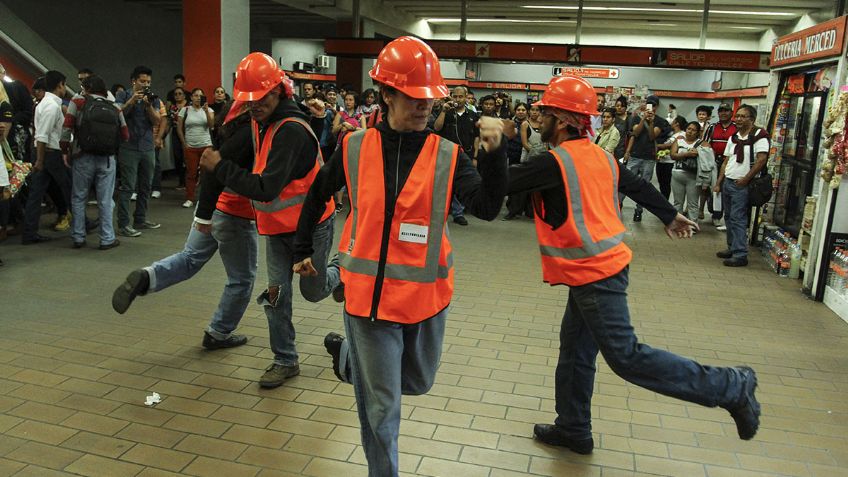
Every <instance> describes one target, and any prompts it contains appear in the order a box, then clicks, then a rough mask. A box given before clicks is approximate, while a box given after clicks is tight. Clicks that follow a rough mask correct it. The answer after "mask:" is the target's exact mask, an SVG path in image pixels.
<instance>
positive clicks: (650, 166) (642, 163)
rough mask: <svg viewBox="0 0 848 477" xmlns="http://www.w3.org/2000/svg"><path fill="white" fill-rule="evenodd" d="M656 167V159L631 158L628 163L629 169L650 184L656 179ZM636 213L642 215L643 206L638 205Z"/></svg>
mask: <svg viewBox="0 0 848 477" xmlns="http://www.w3.org/2000/svg"><path fill="white" fill-rule="evenodd" d="M656 165H657V161H656V160H654V159H641V158H638V157H633V156H630V160H629V161H627V169H628V170H629V171H630V172H632V173H634V174H636V175H637V176H639V177H641V178H642V179H645V181H647V182H648V183H650V182H651V179H653V178H654V167H655V166H656ZM636 213H637V214H641V213H642V206H641V205H639V204H636Z"/></svg>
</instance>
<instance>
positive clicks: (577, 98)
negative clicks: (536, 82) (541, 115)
mask: <svg viewBox="0 0 848 477" xmlns="http://www.w3.org/2000/svg"><path fill="white" fill-rule="evenodd" d="M533 106H547V107H549V108H558V109H562V110H565V111H571V112H573V113H578V114H587V115H590V116H594V115H596V114H600V113H599V112H598V95H597V93H595V88H593V87H592V85H591V84H589V82H588V81H586V80H584V79H583V78H581V77H579V76H572V75H563V76H557V77H555V78H552V79H551V82H550V83H548V87H547V88H545V93H544V95H543V96H542V99H541V100H539V101H537V102H535V103H533Z"/></svg>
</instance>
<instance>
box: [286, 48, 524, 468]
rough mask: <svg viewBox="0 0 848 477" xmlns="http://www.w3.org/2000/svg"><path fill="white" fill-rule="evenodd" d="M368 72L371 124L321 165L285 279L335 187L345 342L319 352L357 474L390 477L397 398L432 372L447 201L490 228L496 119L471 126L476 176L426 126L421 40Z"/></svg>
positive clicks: (500, 175)
mask: <svg viewBox="0 0 848 477" xmlns="http://www.w3.org/2000/svg"><path fill="white" fill-rule="evenodd" d="M370 75H371V78H373V79H374V81H375V82H377V83H378V84H379V86H380V95H379V99H380V109H381V111H382V112H383V114H384V119H383V122H382V123H380V124H379V125H377V127H375V128H369V129H366V130H362V131H357V132H356V133H352V134H349V135H348V136H347V137H345V139H344V141H343V142H342V145H341V147H339V148H338V149H336V152H335V153H334V154H333V156H332V157H331V158H330V160H329V161H328V162H327V164H326V165H324V167H322V168H321V171H320V172H319V174H318V177H317V178H316V179H315V183H314V184H313V185H312V188H311V189H310V190H309V194H308V196H307V198H306V203H305V204H304V207H303V213H302V214H301V217H300V223H298V228H297V239H296V240H295V261H296V262H299V263H297V265H295V271H296V272H298V273H300V274H302V275H309V274H312V273H315V271H314V269H313V263H314V254H313V250H312V248H313V243H312V238H311V237H312V235H313V234H312V230H313V228H314V227H315V225H316V224H317V223H318V221H319V216H320V212H321V207H322V204H323V203H324V202H325V201H327V200H330V199H331V198H332V197H333V193H334V192H336V191H337V190H340V189H341V188H342V187H344V186H347V189H348V192H349V194H350V203H351V213H350V215H349V216H348V219H347V222H345V227H344V232H343V233H342V238H341V242H340V244H339V254H340V265H341V275H342V281H343V282H344V293H345V300H346V301H345V310H344V324H345V330H346V332H347V339H345V338H342V336H341V335H338V334H336V333H330V334H328V335H327V337H326V338H325V340H324V345H325V346H326V347H327V350H328V351H329V352H330V354H331V355H332V357H333V370H334V371H335V373H336V375H337V376H338V377H339V379H341V380H343V381H346V382H349V383H353V388H354V393H355V395H356V403H357V410H358V412H359V422H360V426H361V429H362V445H363V448H364V450H365V456H366V458H367V459H368V474H369V475H371V476H375V477H376V476H379V477H386V476H397V475H398V444H397V441H398V430H399V426H400V409H401V395H402V394H411V395H418V394H423V393H426V392H427V391H428V390H429V389H430V387H431V386H432V385H433V380H434V379H435V375H436V368H437V367H438V365H439V359H440V356H441V351H442V340H443V338H444V333H445V319H446V318H447V308H448V305H449V304H450V301H451V297H452V296H453V276H454V271H453V256H452V252H451V244H450V241H449V240H448V235H447V223H446V222H447V218H448V214H449V209H450V203H451V196H452V195H453V192H454V191H455V192H456V194H457V196H458V197H459V199H460V200H461V201H462V203H463V204H465V206H466V208H467V209H466V210H468V211H469V212H470V213H472V214H474V215H476V216H477V217H479V218H482V219H484V220H492V219H494V218H495V217H496V216H497V215H498V212H499V211H500V209H501V204H502V203H503V197H504V192H505V191H506V164H507V162H506V152H505V148H504V147H503V144H502V141H501V136H502V134H503V124H502V123H501V121H499V120H497V119H494V118H484V119H482V120H481V121H480V124H479V126H480V140H481V143H482V145H483V150H481V152H480V153H479V154H478V157H477V159H478V161H479V172H478V170H477V169H475V168H474V166H472V164H471V159H469V157H468V156H466V155H465V153H463V152H461V151H460V149H459V146H457V145H456V144H454V143H452V142H450V141H448V140H446V139H443V138H441V137H439V136H438V135H437V134H435V133H434V132H433V131H431V130H429V129H427V120H428V118H429V116H430V111H431V109H432V107H433V101H434V99H435V98H443V97H445V96H447V95H448V89H447V87H446V86H445V82H444V80H443V79H442V74H441V70H440V69H439V59H438V58H437V57H436V54H435V53H433V50H432V49H430V47H429V46H427V44H426V43H424V42H422V41H421V40H418V39H416V38H412V37H401V38H398V39H396V40H394V41H392V42H391V43H389V44H388V45H386V47H385V48H383V50H382V51H381V52H380V55H379V56H378V57H377V63H376V64H375V65H374V68H373V69H371V72H370ZM310 256H312V257H313V258H312V259H310V258H309V257H310Z"/></svg>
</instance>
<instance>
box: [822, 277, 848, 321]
mask: <svg viewBox="0 0 848 477" xmlns="http://www.w3.org/2000/svg"><path fill="white" fill-rule="evenodd" d="M824 304H825V305H827V307H828V308H830V309H831V310H833V312H834V313H836V314H837V315H839V317H840V318H842V319H843V320H845V322H848V299H846V297H845V296H844V295H840V294H839V293H837V292H836V290H834V289H833V288H831V287H829V286H826V287H825V288H824Z"/></svg>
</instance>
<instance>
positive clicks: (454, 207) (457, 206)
mask: <svg viewBox="0 0 848 477" xmlns="http://www.w3.org/2000/svg"><path fill="white" fill-rule="evenodd" d="M450 214H451V216H453V217H454V218H456V217H464V216H465V206H464V205H462V202H460V201H459V199H457V198H456V194H454V196H453V197H451V205H450Z"/></svg>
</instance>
